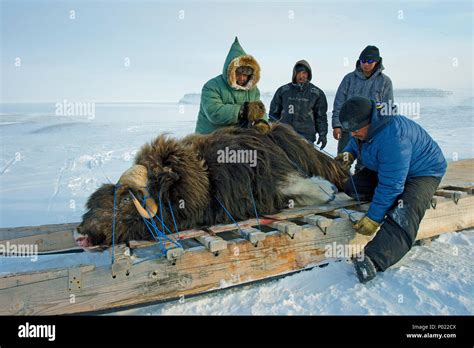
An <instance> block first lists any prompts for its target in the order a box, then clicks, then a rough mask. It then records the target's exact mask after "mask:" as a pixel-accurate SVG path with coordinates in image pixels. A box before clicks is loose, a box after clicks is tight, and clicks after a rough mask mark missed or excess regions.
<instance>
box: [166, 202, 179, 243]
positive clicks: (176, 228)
mask: <svg viewBox="0 0 474 348" xmlns="http://www.w3.org/2000/svg"><path fill="white" fill-rule="evenodd" d="M168 206H169V208H170V212H171V217H172V218H173V223H174V229H175V231H176V234H177V235H178V239H179V230H178V224H177V223H176V219H175V218H174V213H173V207H172V206H171V201H170V200H169V199H168Z"/></svg>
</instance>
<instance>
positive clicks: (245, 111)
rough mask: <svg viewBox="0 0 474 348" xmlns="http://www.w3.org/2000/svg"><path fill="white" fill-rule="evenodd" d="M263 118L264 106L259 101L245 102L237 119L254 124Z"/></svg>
mask: <svg viewBox="0 0 474 348" xmlns="http://www.w3.org/2000/svg"><path fill="white" fill-rule="evenodd" d="M264 116H265V105H263V103H262V102H261V101H255V102H245V103H244V104H243V105H242V107H241V108H240V111H239V119H241V120H248V121H250V122H255V121H256V120H260V119H262V118H263V117H264Z"/></svg>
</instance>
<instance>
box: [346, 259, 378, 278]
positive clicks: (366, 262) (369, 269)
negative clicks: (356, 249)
mask: <svg viewBox="0 0 474 348" xmlns="http://www.w3.org/2000/svg"><path fill="white" fill-rule="evenodd" d="M352 263H353V264H354V268H355V271H356V273H357V278H359V282H361V283H362V284H365V283H367V282H368V281H369V280H372V279H374V278H375V276H376V275H377V268H376V267H375V265H374V263H373V262H372V260H371V259H370V258H369V257H368V256H367V255H366V256H364V258H363V259H362V260H360V259H358V258H356V257H353V258H352Z"/></svg>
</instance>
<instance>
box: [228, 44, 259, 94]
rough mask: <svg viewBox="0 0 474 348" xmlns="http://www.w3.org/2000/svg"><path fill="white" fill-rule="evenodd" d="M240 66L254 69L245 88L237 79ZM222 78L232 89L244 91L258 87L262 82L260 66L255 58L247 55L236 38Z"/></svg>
mask: <svg viewBox="0 0 474 348" xmlns="http://www.w3.org/2000/svg"><path fill="white" fill-rule="evenodd" d="M240 66H249V67H251V68H252V69H253V74H252V75H251V76H250V78H249V81H248V83H247V84H246V85H245V86H239V85H238V84H237V81H236V78H235V70H237V68H238V67H240ZM222 76H223V78H224V79H225V80H226V82H227V84H228V85H229V86H230V87H231V88H233V89H237V90H244V91H246V90H250V89H252V88H254V87H255V86H257V83H258V81H259V80H260V65H259V64H258V62H257V61H256V60H255V58H254V57H252V56H251V55H249V54H247V53H245V51H244V49H243V48H242V46H240V43H239V39H238V38H237V37H235V40H234V43H233V44H232V46H231V47H230V50H229V53H228V54H227V58H226V59H225V63H224V69H223V71H222Z"/></svg>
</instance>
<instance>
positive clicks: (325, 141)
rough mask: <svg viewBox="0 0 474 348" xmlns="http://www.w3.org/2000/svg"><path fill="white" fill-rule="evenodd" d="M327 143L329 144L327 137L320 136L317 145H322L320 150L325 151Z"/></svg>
mask: <svg viewBox="0 0 474 348" xmlns="http://www.w3.org/2000/svg"><path fill="white" fill-rule="evenodd" d="M327 143H328V140H327V138H326V136H325V135H321V134H319V138H318V142H317V143H316V145H319V144H321V146H320V147H319V149H320V150H322V149H324V148H325V147H326V144H327Z"/></svg>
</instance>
